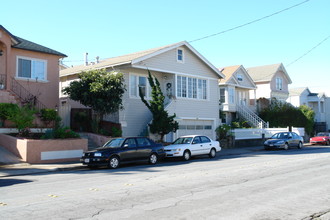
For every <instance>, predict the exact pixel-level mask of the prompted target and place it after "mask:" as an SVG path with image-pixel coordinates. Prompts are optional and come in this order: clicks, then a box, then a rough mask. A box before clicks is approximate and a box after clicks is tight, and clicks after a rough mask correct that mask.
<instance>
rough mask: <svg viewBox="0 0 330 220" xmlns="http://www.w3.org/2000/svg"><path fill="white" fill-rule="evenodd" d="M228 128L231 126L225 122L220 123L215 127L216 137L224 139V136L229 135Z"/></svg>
mask: <svg viewBox="0 0 330 220" xmlns="http://www.w3.org/2000/svg"><path fill="white" fill-rule="evenodd" d="M230 129H231V127H230V126H229V125H226V124H222V125H220V126H219V127H217V129H215V132H216V134H217V139H218V140H223V139H226V137H227V136H228V135H230V133H229V131H230Z"/></svg>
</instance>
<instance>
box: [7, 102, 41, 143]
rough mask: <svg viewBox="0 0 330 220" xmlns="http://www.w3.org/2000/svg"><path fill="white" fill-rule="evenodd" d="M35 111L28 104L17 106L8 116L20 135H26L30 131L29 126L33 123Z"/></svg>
mask: <svg viewBox="0 0 330 220" xmlns="http://www.w3.org/2000/svg"><path fill="white" fill-rule="evenodd" d="M35 113H36V111H35V110H34V109H32V108H30V107H29V106H22V107H18V108H17V110H15V111H13V112H12V113H11V114H10V115H9V116H8V120H10V121H12V122H13V123H14V124H15V127H17V129H18V133H19V135H20V136H22V137H26V136H28V135H29V133H30V130H29V128H30V127H31V126H32V125H33V120H34V114H35Z"/></svg>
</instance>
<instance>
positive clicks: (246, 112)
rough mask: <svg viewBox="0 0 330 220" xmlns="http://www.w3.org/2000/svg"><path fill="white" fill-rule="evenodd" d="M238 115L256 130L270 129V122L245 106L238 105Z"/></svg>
mask: <svg viewBox="0 0 330 220" xmlns="http://www.w3.org/2000/svg"><path fill="white" fill-rule="evenodd" d="M237 113H238V115H239V116H240V117H242V118H244V119H245V120H247V121H248V122H250V123H251V124H252V126H254V127H256V128H268V127H269V124H268V122H265V121H264V120H262V119H261V118H260V117H259V116H258V115H257V114H256V113H254V112H253V111H252V110H250V109H249V108H247V107H245V106H243V105H237Z"/></svg>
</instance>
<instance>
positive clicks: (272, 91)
mask: <svg viewBox="0 0 330 220" xmlns="http://www.w3.org/2000/svg"><path fill="white" fill-rule="evenodd" d="M246 70H247V72H248V74H249V75H250V76H251V78H252V79H253V81H254V83H255V84H256V86H257V89H256V99H257V100H258V99H260V98H265V99H268V100H271V99H272V98H276V99H277V100H279V101H283V102H285V101H286V100H287V98H288V97H289V89H288V85H289V84H291V83H292V81H291V79H290V76H289V75H288V73H287V72H286V70H285V68H284V66H283V64H282V63H278V64H272V65H265V66H256V67H250V68H246ZM251 93H252V94H253V93H254V91H250V94H251Z"/></svg>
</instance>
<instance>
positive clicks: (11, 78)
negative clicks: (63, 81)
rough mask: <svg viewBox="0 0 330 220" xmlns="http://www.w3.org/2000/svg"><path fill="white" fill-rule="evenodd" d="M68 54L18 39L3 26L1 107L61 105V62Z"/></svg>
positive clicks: (0, 43)
mask: <svg viewBox="0 0 330 220" xmlns="http://www.w3.org/2000/svg"><path fill="white" fill-rule="evenodd" d="M63 57H66V55H65V54H63V53H60V52H58V51H55V50H52V49H50V48H47V47H44V46H41V45H39V44H36V43H33V42H31V41H28V40H25V39H23V38H20V37H17V36H15V35H13V34H11V33H10V32H9V31H8V30H6V29H5V28H4V27H3V26H2V25H0V103H22V102H33V103H34V104H35V106H36V107H37V108H38V109H41V108H55V107H56V106H57V105H58V100H59V99H58V91H59V88H58V83H59V65H58V64H59V59H60V58H63Z"/></svg>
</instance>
